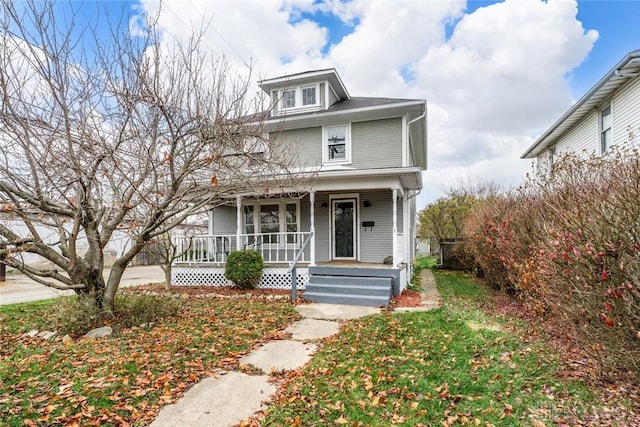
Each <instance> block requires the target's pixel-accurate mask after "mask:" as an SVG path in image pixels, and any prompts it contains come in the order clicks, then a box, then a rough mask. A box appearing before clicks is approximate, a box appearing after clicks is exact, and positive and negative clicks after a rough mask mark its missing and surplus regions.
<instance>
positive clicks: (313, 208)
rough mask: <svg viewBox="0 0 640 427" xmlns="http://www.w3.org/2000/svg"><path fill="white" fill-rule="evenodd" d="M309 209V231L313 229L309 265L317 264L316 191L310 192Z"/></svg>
mask: <svg viewBox="0 0 640 427" xmlns="http://www.w3.org/2000/svg"><path fill="white" fill-rule="evenodd" d="M309 205H310V207H309V210H310V213H311V225H310V227H309V231H311V233H312V234H311V242H309V243H310V245H311V248H310V249H309V253H310V255H309V265H311V266H315V265H316V192H315V191H312V192H311V193H309Z"/></svg>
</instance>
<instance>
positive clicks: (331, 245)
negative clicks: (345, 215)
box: [329, 193, 361, 261]
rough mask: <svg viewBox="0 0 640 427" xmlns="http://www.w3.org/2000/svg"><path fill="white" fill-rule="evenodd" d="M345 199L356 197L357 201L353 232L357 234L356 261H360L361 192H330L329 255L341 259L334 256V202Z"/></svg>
mask: <svg viewBox="0 0 640 427" xmlns="http://www.w3.org/2000/svg"><path fill="white" fill-rule="evenodd" d="M343 199H355V201H356V203H355V206H354V209H355V215H354V216H355V228H354V230H353V232H354V233H355V234H356V236H355V244H356V247H355V248H354V251H353V252H354V254H353V255H354V258H353V259H354V260H355V261H360V234H361V233H360V227H358V224H360V193H343V194H329V256H330V258H331V259H332V260H333V259H336V260H339V259H341V258H335V257H334V253H335V247H334V241H333V240H334V239H335V236H334V234H333V232H334V231H333V221H334V218H333V202H334V201H335V200H343ZM342 259H351V258H342Z"/></svg>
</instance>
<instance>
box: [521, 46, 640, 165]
mask: <svg viewBox="0 0 640 427" xmlns="http://www.w3.org/2000/svg"><path fill="white" fill-rule="evenodd" d="M638 129H640V50H634V51H632V52H630V53H628V54H627V55H626V56H625V57H624V58H622V60H621V61H620V62H618V63H617V64H616V65H615V66H614V67H613V68H612V69H611V70H610V71H609V72H608V73H607V74H606V75H605V76H604V77H602V79H600V81H599V82H598V83H596V85H595V86H594V87H592V88H591V89H590V90H589V91H588V92H587V93H586V94H585V95H584V96H583V97H582V98H580V100H578V101H577V102H576V103H575V104H574V105H573V106H572V107H571V108H570V109H569V110H568V111H567V112H566V113H565V114H564V115H563V116H562V117H560V118H559V119H558V121H556V122H555V123H554V124H553V125H552V126H551V127H550V128H549V129H548V130H547V131H546V132H544V133H543V134H542V135H541V136H540V137H539V138H538V139H537V140H536V141H535V142H534V143H533V144H532V145H531V146H530V147H529V148H528V149H527V151H525V152H524V153H523V154H522V156H521V158H523V159H535V160H536V165H537V168H538V169H539V170H541V171H549V170H551V168H552V167H553V165H554V163H555V162H556V161H558V159H559V158H560V157H561V155H562V154H563V153H568V152H572V153H575V154H578V155H585V154H586V155H588V154H596V155H603V154H605V153H606V152H607V150H609V149H610V148H611V147H612V146H614V145H621V144H625V143H636V144H637V143H638V141H634V140H633V136H632V135H631V132H636V133H637V132H638ZM638 136H640V135H637V136H636V139H637V137H638Z"/></svg>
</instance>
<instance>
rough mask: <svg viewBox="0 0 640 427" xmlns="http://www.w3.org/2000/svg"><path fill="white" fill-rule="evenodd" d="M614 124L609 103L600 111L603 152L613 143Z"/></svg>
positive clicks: (601, 146)
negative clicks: (612, 128)
mask: <svg viewBox="0 0 640 427" xmlns="http://www.w3.org/2000/svg"><path fill="white" fill-rule="evenodd" d="M612 124H613V118H612V117H611V105H609V106H607V107H606V108H604V109H602V110H601V111H600V152H601V153H602V154H604V153H606V152H607V150H608V149H609V148H611V145H612V144H613V132H612V130H611V125H612Z"/></svg>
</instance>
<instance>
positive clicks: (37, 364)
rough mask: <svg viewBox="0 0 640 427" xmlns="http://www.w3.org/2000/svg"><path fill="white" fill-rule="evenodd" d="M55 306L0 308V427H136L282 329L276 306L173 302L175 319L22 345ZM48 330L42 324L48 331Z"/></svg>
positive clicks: (285, 310)
mask: <svg viewBox="0 0 640 427" xmlns="http://www.w3.org/2000/svg"><path fill="white" fill-rule="evenodd" d="M61 303H63V302H62V301H60V300H50V301H43V302H37V303H29V304H17V305H10V306H3V307H0V420H2V421H1V422H0V424H2V425H10V426H22V425H62V424H64V425H80V424H81V425H121V424H125V423H130V424H132V425H146V424H148V423H149V422H150V421H151V420H153V419H154V418H155V416H156V414H157V412H158V410H159V408H160V407H161V406H162V405H165V404H167V403H170V402H174V401H176V400H177V399H178V398H179V397H180V396H181V395H182V394H183V393H184V391H185V390H186V389H187V388H188V387H189V386H190V385H192V384H193V383H195V382H197V381H198V380H200V379H201V378H203V377H205V376H208V375H210V374H212V373H214V372H216V370H217V369H231V368H235V367H236V366H237V360H238V358H239V357H240V356H241V355H243V354H244V353H246V352H247V351H248V350H249V349H251V347H252V346H253V345H254V344H255V343H256V342H258V341H262V340H265V339H268V338H269V337H270V336H272V335H274V334H276V333H277V331H279V330H281V329H282V328H285V327H286V326H287V324H289V323H290V322H292V321H293V320H294V319H295V318H296V317H297V313H296V312H295V310H294V309H293V307H292V306H291V305H290V304H289V303H288V302H286V300H280V301H278V300H268V299H266V298H252V299H217V298H206V299H197V298H193V297H191V298H183V299H182V300H181V308H180V310H179V313H178V315H177V316H174V317H169V318H165V319H162V320H159V321H156V322H154V323H152V324H150V325H148V324H147V325H143V327H130V328H129V327H123V328H120V329H119V330H117V329H116V328H115V325H114V329H116V332H117V333H116V334H114V335H113V336H110V337H106V338H101V339H97V340H88V339H81V340H76V341H73V342H71V343H68V344H64V343H63V342H62V340H61V339H60V337H57V338H56V339H54V340H52V341H45V340H43V339H42V338H37V337H34V338H29V337H26V336H24V335H23V334H24V333H25V332H27V331H29V330H30V329H33V328H35V329H39V330H43V329H47V325H48V322H47V320H46V319H47V318H48V317H49V315H50V314H52V312H55V311H56V310H57V309H58V307H59V306H58V304H61ZM49 327H50V326H49Z"/></svg>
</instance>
